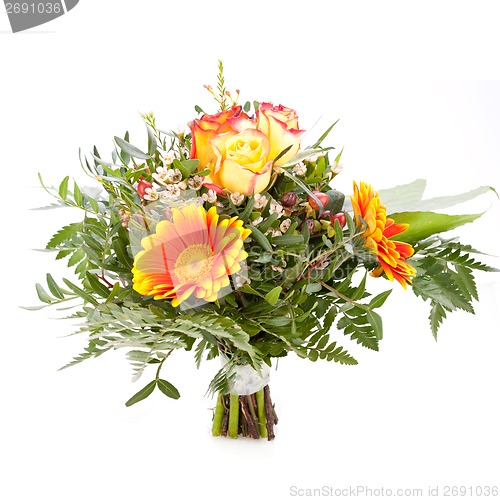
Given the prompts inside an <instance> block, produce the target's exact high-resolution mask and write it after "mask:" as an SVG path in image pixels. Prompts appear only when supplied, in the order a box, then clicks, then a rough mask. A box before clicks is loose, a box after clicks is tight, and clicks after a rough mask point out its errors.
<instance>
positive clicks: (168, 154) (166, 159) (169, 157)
mask: <svg viewBox="0 0 500 500" xmlns="http://www.w3.org/2000/svg"><path fill="white" fill-rule="evenodd" d="M179 159H180V156H179V153H178V152H177V151H173V150H170V151H162V152H161V161H162V163H163V165H164V166H165V167H168V166H169V165H172V163H173V162H174V160H179Z"/></svg>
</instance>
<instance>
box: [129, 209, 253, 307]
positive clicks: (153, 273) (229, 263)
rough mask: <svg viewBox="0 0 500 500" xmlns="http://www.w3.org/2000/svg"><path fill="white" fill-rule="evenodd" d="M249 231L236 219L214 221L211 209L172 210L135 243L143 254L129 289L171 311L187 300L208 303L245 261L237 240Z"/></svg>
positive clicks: (140, 253)
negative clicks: (166, 301)
mask: <svg viewBox="0 0 500 500" xmlns="http://www.w3.org/2000/svg"><path fill="white" fill-rule="evenodd" d="M250 232H251V231H250V230H249V229H244V228H243V221H241V220H239V219H238V218H237V217H232V218H230V219H224V220H219V216H218V215H217V211H216V208H215V207H212V208H211V209H210V210H209V211H208V212H207V211H206V210H205V209H204V208H203V206H200V207H196V206H195V205H187V206H185V207H183V208H181V209H176V208H174V209H173V210H172V220H171V221H168V220H163V221H161V222H159V223H158V224H157V226H156V232H155V234H152V235H150V236H147V237H145V238H143V239H142V241H141V245H142V247H143V248H144V250H141V251H140V252H139V253H138V254H137V255H136V256H135V260H134V267H133V269H132V273H133V275H134V278H133V283H134V290H136V291H137V292H139V293H140V294H142V295H149V296H152V297H154V298H155V299H171V300H172V305H173V306H174V307H177V306H178V305H179V304H180V303H181V302H183V301H185V300H186V299H187V298H189V297H190V296H191V295H194V296H195V297H197V298H199V299H204V300H206V301H207V302H214V301H215V300H217V297H218V294H219V291H220V290H221V288H224V287H226V286H228V285H229V276H230V275H231V274H234V273H236V272H238V271H239V270H240V269H241V266H240V262H241V261H243V260H244V259H246V258H247V256H248V254H247V253H246V252H245V250H244V249H243V240H245V238H247V237H248V236H249V235H250Z"/></svg>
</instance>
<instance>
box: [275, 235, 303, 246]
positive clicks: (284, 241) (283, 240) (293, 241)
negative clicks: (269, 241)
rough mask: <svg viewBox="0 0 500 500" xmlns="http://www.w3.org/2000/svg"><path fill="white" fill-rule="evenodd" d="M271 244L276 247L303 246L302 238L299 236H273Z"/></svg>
mask: <svg viewBox="0 0 500 500" xmlns="http://www.w3.org/2000/svg"><path fill="white" fill-rule="evenodd" d="M273 243H274V244H275V245H278V246H294V245H303V244H304V237H303V236H302V235H301V234H284V235H283V236H274V237H273Z"/></svg>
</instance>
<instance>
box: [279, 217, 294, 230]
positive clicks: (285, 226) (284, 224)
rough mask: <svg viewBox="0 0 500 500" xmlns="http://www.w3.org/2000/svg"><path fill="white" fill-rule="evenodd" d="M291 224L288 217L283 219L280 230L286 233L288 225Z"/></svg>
mask: <svg viewBox="0 0 500 500" xmlns="http://www.w3.org/2000/svg"><path fill="white" fill-rule="evenodd" d="M291 225H292V221H291V220H290V219H285V220H284V221H283V222H282V223H281V224H280V231H281V232H282V233H286V232H287V231H288V230H289V229H290V226H291Z"/></svg>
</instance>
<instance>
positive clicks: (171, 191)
mask: <svg viewBox="0 0 500 500" xmlns="http://www.w3.org/2000/svg"><path fill="white" fill-rule="evenodd" d="M181 193H182V192H181V190H180V189H179V186H178V185H177V184H169V185H168V186H167V187H166V188H165V189H164V190H163V191H161V192H160V196H161V199H162V200H164V201H166V200H171V199H172V198H179V197H180V196H181Z"/></svg>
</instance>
